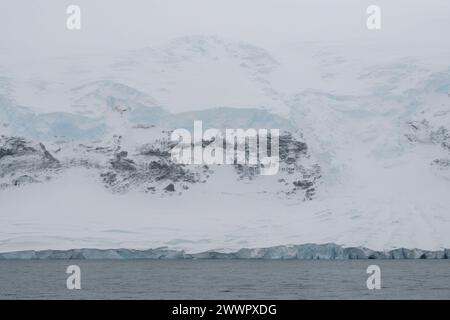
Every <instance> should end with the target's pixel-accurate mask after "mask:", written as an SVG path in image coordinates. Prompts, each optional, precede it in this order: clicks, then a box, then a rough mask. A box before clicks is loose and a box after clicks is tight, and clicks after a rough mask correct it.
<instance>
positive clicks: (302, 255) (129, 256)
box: [0, 243, 450, 260]
mask: <svg viewBox="0 0 450 320" xmlns="http://www.w3.org/2000/svg"><path fill="white" fill-rule="evenodd" d="M44 259H45V260H47V259H50V260H58V259H63V260H71V259H77V260H95V259H112V260H142V259H146V260H174V259H245V260H248V259H259V260H274V259H276V260H361V259H362V260H364V259H377V260H378V259H382V260H383V259H384V260H386V259H394V260H402V259H450V250H448V249H445V250H440V251H426V250H420V249H404V248H399V249H395V250H389V251H374V250H370V249H367V248H364V247H348V248H344V247H341V246H338V245H336V244H332V243H329V244H322V245H320V244H304V245H296V246H277V247H270V248H259V249H247V248H245V249H241V250H239V251H236V252H230V253H224V252H215V251H206V252H201V253H192V254H189V253H185V252H183V251H176V250H170V249H166V248H161V249H148V250H130V249H105V250H100V249H72V250H43V251H33V250H30V251H17V252H6V253H0V260H44Z"/></svg>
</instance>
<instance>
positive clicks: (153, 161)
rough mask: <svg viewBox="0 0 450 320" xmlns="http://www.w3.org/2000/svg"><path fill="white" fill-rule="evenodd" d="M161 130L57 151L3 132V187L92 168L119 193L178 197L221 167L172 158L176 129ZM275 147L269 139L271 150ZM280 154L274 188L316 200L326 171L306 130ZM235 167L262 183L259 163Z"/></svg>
mask: <svg viewBox="0 0 450 320" xmlns="http://www.w3.org/2000/svg"><path fill="white" fill-rule="evenodd" d="M152 130H153V129H152ZM158 134H159V136H158V137H157V138H156V139H154V140H152V141H151V142H148V143H145V144H141V145H139V144H136V145H127V146H125V145H124V144H123V142H122V136H114V137H113V140H112V141H97V142H91V143H87V142H84V143H75V142H70V141H56V142H52V143H50V148H49V149H50V150H53V151H52V152H50V151H48V150H47V147H46V146H45V145H44V144H43V143H40V142H33V141H28V140H26V139H23V138H20V137H4V136H2V138H1V139H0V169H1V172H0V188H7V187H15V186H22V185H26V184H29V183H35V182H45V181H48V180H50V179H51V178H52V177H54V176H55V175H57V174H59V173H60V172H62V171H64V170H67V169H70V168H74V167H83V168H85V169H88V170H91V171H92V173H93V175H97V176H98V177H99V180H100V181H102V182H103V184H104V186H105V187H107V188H108V189H110V190H111V191H113V192H117V193H124V192H127V191H128V190H130V189H139V190H141V191H144V192H147V193H157V194H161V195H174V194H180V193H183V192H187V191H188V190H189V189H190V188H191V186H192V185H193V184H196V183H208V180H209V178H210V177H211V176H212V175H214V173H215V170H217V169H218V168H219V166H220V165H216V166H207V165H185V164H180V163H176V162H174V161H173V160H172V158H171V150H172V148H173V147H174V146H175V143H173V142H172V141H171V140H170V139H169V137H170V131H165V130H162V131H161V132H159V133H158ZM209 143H211V141H206V140H205V141H203V147H206V146H207V145H208V144H209ZM224 143H226V142H224ZM270 146H271V143H270V139H269V141H268V148H269V150H268V152H269V154H271V150H270ZM247 151H248V150H247ZM56 157H58V159H57V158H56ZM279 157H280V164H279V172H278V174H277V176H276V178H275V180H274V185H275V188H274V189H275V191H273V190H272V191H271V192H275V193H276V194H277V195H279V196H281V197H295V198H296V199H299V198H300V199H303V200H311V199H313V197H314V195H315V192H316V189H317V187H318V184H319V182H320V178H321V169H320V167H319V166H318V165H317V164H316V163H314V161H312V160H311V159H310V156H309V154H308V148H307V145H306V143H305V142H304V141H303V140H302V137H301V135H300V134H297V133H295V134H294V133H291V132H282V133H281V134H280V140H279ZM232 166H233V168H234V171H235V173H236V183H239V181H243V182H244V183H248V182H249V180H251V181H252V182H251V183H255V184H258V181H260V179H261V176H260V168H259V166H255V165H247V164H238V163H235V164H234V165H232Z"/></svg>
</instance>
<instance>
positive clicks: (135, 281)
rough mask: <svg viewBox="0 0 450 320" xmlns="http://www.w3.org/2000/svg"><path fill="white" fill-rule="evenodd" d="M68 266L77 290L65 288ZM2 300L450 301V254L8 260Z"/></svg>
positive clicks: (2, 268)
mask: <svg viewBox="0 0 450 320" xmlns="http://www.w3.org/2000/svg"><path fill="white" fill-rule="evenodd" d="M373 264H375V265H378V266H379V267H380V269H381V289H379V290H369V289H367V285H366V280H367V278H368V277H369V276H370V275H369V274H367V273H366V270H367V267H368V266H369V265H373ZM70 265H77V266H79V267H80V269H81V277H80V278H81V289H80V290H69V289H67V286H66V280H67V278H68V277H69V274H66V269H67V267H68V266H70ZM0 299H450V260H399V261H389V260H359V261H317V260H315V261H301V260H300V261H299V260H295V261H287V260H284V261H281V260H278V261H272V260H169V261H159V260H156V261H155V260H127V261H117V260H100V261H98V260H45V261H37V260H35V261H19V260H15V261H6V260H5V261H0Z"/></svg>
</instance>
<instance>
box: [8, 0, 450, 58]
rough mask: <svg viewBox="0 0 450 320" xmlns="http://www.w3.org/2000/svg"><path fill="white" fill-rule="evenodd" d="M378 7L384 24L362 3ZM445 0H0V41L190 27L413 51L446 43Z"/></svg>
mask: <svg viewBox="0 0 450 320" xmlns="http://www.w3.org/2000/svg"><path fill="white" fill-rule="evenodd" d="M70 4H76V5H79V6H80V7H81V13H82V16H81V18H82V29H81V30H80V31H69V30H67V29H66V19H67V17H68V15H67V14H66V8H67V6H68V5H70ZM370 4H377V5H379V6H380V7H381V9H382V30H380V31H375V32H373V31H369V30H368V29H367V28H366V19H367V14H366V9H367V7H368V5H370ZM449 30H450V1H448V0H376V1H375V0H342V1H332V0H328V1H326V0H70V1H66V0H58V1H56V0H33V1H29V0H9V1H8V0H2V1H1V2H0V39H1V41H0V48H1V49H3V50H5V49H6V50H7V51H8V52H15V54H17V53H19V52H22V53H26V54H30V53H33V54H44V55H45V54H49V53H54V54H58V53H63V54H67V53H69V52H73V53H77V52H85V51H97V50H103V51H104V50H108V51H109V50H113V51H115V50H121V49H132V48H139V47H145V46H152V45H155V44H158V43H160V42H164V41H166V40H168V39H170V38H173V37H176V36H180V35H190V34H216V35H220V36H223V37H226V38H231V39H236V40H244V41H248V42H251V43H255V44H257V45H263V46H266V47H268V46H269V47H270V46H274V47H276V46H280V45H283V44H286V43H295V42H303V41H321V42H325V43H326V42H331V43H332V42H335V41H339V42H342V43H348V44H349V45H351V44H361V43H365V42H368V41H369V42H373V41H376V42H377V43H379V44H380V45H392V46H401V47H403V48H405V50H406V51H407V50H408V48H411V49H412V50H415V48H417V47H419V48H422V49H427V48H428V49H430V48H431V49H436V50H438V49H439V48H447V49H448V48H449V47H450V45H449V44H450V40H449V39H450V37H449Z"/></svg>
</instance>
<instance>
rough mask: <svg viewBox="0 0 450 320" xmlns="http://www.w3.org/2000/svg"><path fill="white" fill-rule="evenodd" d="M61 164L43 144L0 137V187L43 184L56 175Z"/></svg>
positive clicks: (17, 138)
mask: <svg viewBox="0 0 450 320" xmlns="http://www.w3.org/2000/svg"><path fill="white" fill-rule="evenodd" d="M60 168H61V163H60V162H59V161H58V160H57V159H56V158H55V157H54V156H53V155H52V154H51V153H50V152H49V151H48V150H47V149H46V147H45V146H44V144H42V143H35V142H32V141H28V140H26V139H23V138H19V137H5V136H1V137H0V182H1V183H0V185H1V186H2V187H3V188H5V187H8V186H21V185H23V184H27V183H34V182H44V181H46V180H47V179H48V177H49V176H52V175H55V174H57V173H58V171H59V169H60Z"/></svg>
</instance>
